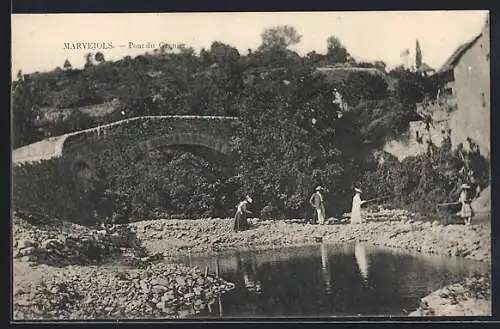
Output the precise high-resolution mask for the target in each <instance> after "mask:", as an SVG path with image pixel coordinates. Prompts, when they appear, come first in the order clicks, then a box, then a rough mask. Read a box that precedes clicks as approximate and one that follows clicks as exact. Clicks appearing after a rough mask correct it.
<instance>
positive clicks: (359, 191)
mask: <svg viewBox="0 0 500 329" xmlns="http://www.w3.org/2000/svg"><path fill="white" fill-rule="evenodd" d="M354 191H356V192H358V193H361V192H363V191H361V189H359V188H357V187H355V188H354Z"/></svg>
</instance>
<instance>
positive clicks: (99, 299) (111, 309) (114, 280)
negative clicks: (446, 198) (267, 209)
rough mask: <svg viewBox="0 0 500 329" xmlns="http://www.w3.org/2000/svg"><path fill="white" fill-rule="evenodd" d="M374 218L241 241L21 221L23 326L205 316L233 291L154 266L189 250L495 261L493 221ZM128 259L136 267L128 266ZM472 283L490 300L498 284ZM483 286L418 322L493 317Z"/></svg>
mask: <svg viewBox="0 0 500 329" xmlns="http://www.w3.org/2000/svg"><path fill="white" fill-rule="evenodd" d="M365 215H366V217H367V218H368V219H369V221H368V222H367V223H364V224H356V225H352V224H347V223H342V222H339V221H336V222H334V223H333V222H330V224H329V225H321V226H320V225H311V224H305V223H301V221H299V220H290V221H276V222H273V221H267V222H266V221H262V222H258V221H257V222H255V223H254V224H253V225H252V229H250V230H248V231H244V232H233V220H232V219H200V220H196V221H193V220H172V219H171V220H151V221H142V222H136V223H132V224H129V225H125V226H123V227H119V228H118V229H117V230H115V231H114V232H113V233H111V232H101V233H98V232H97V231H96V230H92V229H89V228H86V227H82V226H79V225H75V224H70V223H62V222H58V223H50V224H44V225H41V224H36V225H35V224H29V223H27V222H26V220H21V219H19V218H14V223H13V224H14V226H13V233H14V241H13V244H14V250H13V252H14V254H13V256H14V257H15V258H14V285H13V290H14V291H13V292H14V319H15V320H22V319H28V320H31V319H118V318H148V317H151V318H162V317H165V318H172V317H174V318H175V317H187V316H190V315H192V314H196V313H197V312H199V311H200V310H201V309H203V308H210V307H211V305H212V304H213V303H215V302H216V299H217V296H218V295H219V294H220V293H224V292H225V291H228V290H230V289H232V287H233V285H232V284H231V283H229V282H226V281H224V280H223V279H222V278H215V277H214V276H213V275H211V274H210V273H209V274H208V275H206V273H202V271H201V270H200V269H197V268H189V267H185V266H180V265H175V264H170V265H167V264H163V263H156V264H155V263H154V262H153V261H151V260H152V259H153V258H155V257H154V256H155V255H156V256H158V255H159V256H163V257H176V256H179V255H185V254H186V253H187V252H188V251H189V252H191V253H192V254H207V253H214V252H230V251H232V250H237V249H238V250H242V249H267V248H274V247H282V246H287V245H288V246H291V245H301V244H313V243H317V242H319V241H323V242H326V243H344V242H353V241H368V242H369V243H372V244H375V245H381V246H388V247H396V248H401V249H408V250H413V251H419V252H422V253H441V254H449V255H456V256H462V257H465V258H470V259H475V260H480V261H485V262H490V259H491V256H490V252H491V251H490V249H491V248H490V241H491V239H490V225H489V222H477V223H475V224H474V225H472V226H470V227H466V226H464V225H446V226H444V225H440V224H439V223H438V222H433V223H430V222H424V221H420V220H418V217H417V216H414V215H412V214H409V213H407V212H404V211H398V210H390V211H389V210H381V211H379V212H378V213H370V214H365ZM159 258H161V257H159ZM127 259H128V260H131V261H130V262H126V261H125V262H123V260H127ZM124 264H126V265H124ZM130 265H132V266H130ZM471 280H472V279H471ZM473 280H476V281H471V282H476V283H477V282H480V284H479V286H481V285H482V287H484V289H486V290H488V291H489V289H490V286H491V285H490V280H489V278H488V279H484V278H482V279H481V278H479V279H478V278H473ZM477 280H482V281H477ZM476 283H470V282H469V281H467V282H462V283H457V286H453V287H452V288H451V289H452V290H453V291H455V293H454V295H453V294H450V293H446V292H445V295H444V296H446V298H445V297H443V291H444V290H440V291H438V292H435V293H433V294H431V295H429V296H427V297H425V298H424V299H423V304H422V307H421V308H420V309H419V310H417V311H415V312H414V313H412V314H411V315H430V314H432V315H455V314H462V313H464V314H465V315H483V314H488V308H487V306H489V300H490V299H491V298H490V297H489V295H488V294H486V293H484V294H481V293H479V294H478V293H475V294H473V293H471V291H476V292H477V291H481V289H483V288H477V287H478V284H476ZM457 287H472V288H470V289H469V288H467V289H468V290H467V289H465V288H464V289H462V290H460V288H457ZM474 287H475V288H474ZM443 289H449V287H446V288H443ZM484 289H483V290H484ZM460 291H462V293H461V295H460ZM449 296H456V297H453V298H454V299H450V298H448V297H449ZM457 300H458V302H457V303H455V302H456V301H457ZM442 305H448V306H449V307H448V308H446V307H444V306H442ZM450 305H452V306H453V307H452V306H450ZM457 305H458V306H457ZM460 307H461V308H460ZM459 308H460V310H459ZM450 309H452V311H450ZM454 312H455V313H454ZM460 312H462V313H460Z"/></svg>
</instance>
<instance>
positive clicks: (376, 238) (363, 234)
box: [130, 219, 491, 262]
mask: <svg viewBox="0 0 500 329" xmlns="http://www.w3.org/2000/svg"><path fill="white" fill-rule="evenodd" d="M130 225H131V226H132V227H133V228H134V230H135V231H136V233H137V237H138V238H139V239H140V240H141V241H143V245H144V247H145V248H146V249H147V250H149V251H150V252H152V253H158V252H161V253H163V255H164V256H166V257H168V256H177V255H179V254H186V253H187V251H188V250H190V252H191V253H192V254H206V253H212V252H220V251H231V250H236V249H239V250H241V249H246V248H248V249H265V248H273V247H281V246H287V245H290V246H291V245H301V244H313V243H316V242H318V241H323V242H328V243H343V242H347V241H368V242H369V243H372V244H375V245H381V246H388V247H396V248H402V249H409V250H414V251H418V252H422V253H440V254H448V255H453V256H462V257H465V258H469V259H475V260H480V261H485V262H489V261H490V259H491V247H490V246H491V239H490V226H489V223H479V224H476V225H472V226H470V227H466V226H464V225H440V224H438V223H437V222H434V223H430V222H422V221H418V220H412V219H407V220H398V221H390V220H387V221H369V222H367V223H364V224H344V223H339V224H331V225H311V224H302V223H296V222H295V223H294V222H288V223H287V222H283V221H276V222H261V223H257V224H255V225H254V226H253V227H252V229H250V230H248V231H244V232H233V230H232V227H233V220H232V219H200V220H196V221H192V220H153V221H142V222H137V223H133V224H130Z"/></svg>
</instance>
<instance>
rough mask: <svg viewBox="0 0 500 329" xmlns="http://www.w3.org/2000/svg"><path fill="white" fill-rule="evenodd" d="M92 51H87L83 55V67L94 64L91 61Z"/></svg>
mask: <svg viewBox="0 0 500 329" xmlns="http://www.w3.org/2000/svg"><path fill="white" fill-rule="evenodd" d="M92 57H93V56H92V53H88V54H86V55H85V68H87V67H91V66H94V63H93V62H92Z"/></svg>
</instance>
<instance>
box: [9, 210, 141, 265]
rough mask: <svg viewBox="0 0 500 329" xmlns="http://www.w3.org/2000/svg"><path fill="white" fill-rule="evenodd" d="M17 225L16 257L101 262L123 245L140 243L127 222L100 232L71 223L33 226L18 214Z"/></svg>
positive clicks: (61, 262) (52, 262) (55, 261)
mask: <svg viewBox="0 0 500 329" xmlns="http://www.w3.org/2000/svg"><path fill="white" fill-rule="evenodd" d="M68 226H70V228H69V229H68ZM13 228H14V238H15V240H16V241H17V243H14V257H17V258H21V259H22V260H23V261H37V262H39V263H45V264H49V265H55V266H66V265H69V264H82V265H83V264H90V263H95V262H99V261H102V260H103V259H104V258H105V257H107V256H111V255H112V254H114V253H118V252H121V249H120V248H125V249H127V248H131V249H134V248H138V245H139V244H138V242H137V239H136V237H135V233H133V232H131V231H130V229H129V228H128V226H127V225H117V226H115V228H114V229H113V230H101V231H100V232H98V231H97V230H92V229H89V228H86V227H83V226H79V225H76V224H68V223H61V225H60V226H57V227H51V226H49V225H44V226H33V225H31V224H29V223H26V222H23V220H21V219H19V218H16V217H14V226H13ZM70 230H71V231H70ZM26 236H29V238H28V239H27V238H25V237H26ZM38 246H40V247H38ZM26 256H30V257H26Z"/></svg>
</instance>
